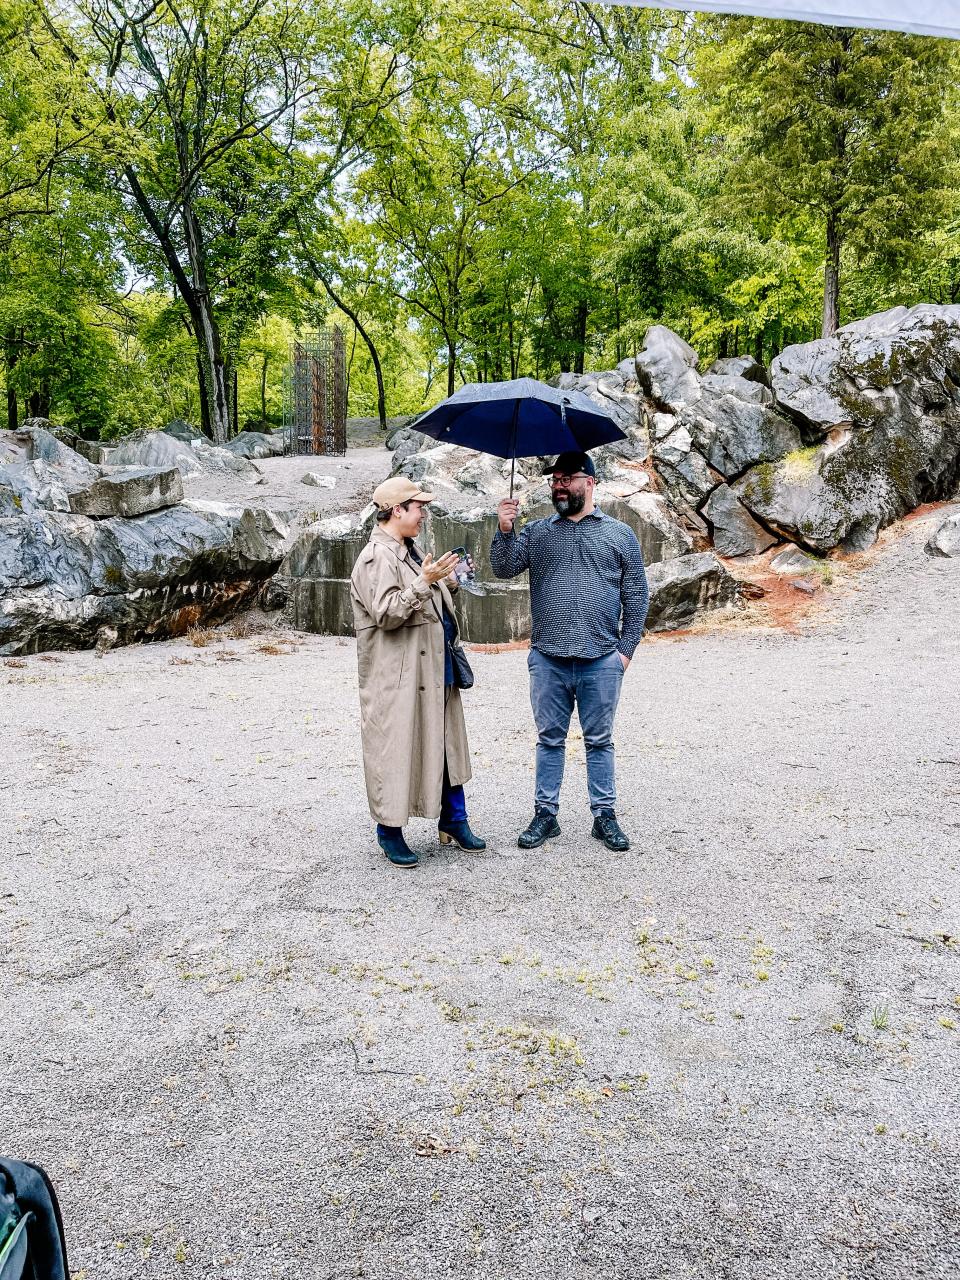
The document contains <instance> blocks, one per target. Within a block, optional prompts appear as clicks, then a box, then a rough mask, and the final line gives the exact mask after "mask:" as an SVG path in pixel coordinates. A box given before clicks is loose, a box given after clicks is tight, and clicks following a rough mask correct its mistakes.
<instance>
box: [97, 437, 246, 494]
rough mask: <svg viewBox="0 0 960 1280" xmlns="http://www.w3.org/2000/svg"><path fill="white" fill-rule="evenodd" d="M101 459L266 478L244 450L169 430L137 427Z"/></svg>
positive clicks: (185, 472)
mask: <svg viewBox="0 0 960 1280" xmlns="http://www.w3.org/2000/svg"><path fill="white" fill-rule="evenodd" d="M237 439H240V437H239V436H238V437H237ZM101 461H102V462H104V463H107V464H110V465H111V466H133V467H176V468H177V470H178V471H179V472H180V474H181V475H182V476H197V475H202V474H203V473H204V472H207V473H211V474H215V473H217V472H219V473H223V474H229V475H232V476H235V477H236V478H237V479H240V480H245V481H247V482H248V483H249V484H260V483H261V482H262V480H263V476H262V474H261V472H260V471H259V469H258V468H257V467H256V465H255V464H254V463H253V462H251V461H250V460H249V459H248V458H246V457H243V456H242V452H241V453H239V454H238V453H234V452H231V450H230V449H227V448H223V449H219V448H215V447H214V446H213V445H211V444H210V443H209V442H208V441H207V440H206V439H204V438H203V437H197V438H194V439H192V440H184V439H181V438H179V437H178V436H172V435H168V434H167V432H165V431H133V432H131V433H130V435H128V436H124V437H123V438H122V439H121V440H120V442H119V443H118V444H117V445H115V446H113V447H111V448H109V449H103V450H102V451H101Z"/></svg>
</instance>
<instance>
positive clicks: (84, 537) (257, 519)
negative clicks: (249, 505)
mask: <svg viewBox="0 0 960 1280" xmlns="http://www.w3.org/2000/svg"><path fill="white" fill-rule="evenodd" d="M286 533H287V530H286V527H285V526H284V525H283V524H282V523H281V522H280V521H279V520H278V519H277V517H275V516H274V515H273V514H272V513H271V512H269V511H252V510H247V509H245V508H240V507H227V506H223V505H221V504H218V503H204V502H186V503H180V504H179V505H177V506H174V507H168V508H166V509H165V510H163V511H156V512H153V513H151V514H149V515H143V516H137V517H136V518H135V519H132V520H126V519H122V518H119V517H114V518H109V519H106V520H94V519H91V518H90V517H89V516H81V515H74V514H72V513H65V512H60V511H44V512H36V513H34V514H33V515H27V516H15V517H12V518H7V519H0V653H2V654H20V653H38V652H41V651H42V650H44V649H76V648H89V647H91V646H93V645H94V644H96V642H97V635H98V632H99V631H100V629H101V628H103V627H109V628H113V630H114V631H115V632H116V639H118V640H119V641H120V643H127V642H129V641H132V640H139V639H153V638H158V637H162V636H167V635H178V634H181V633H182V632H184V631H186V630H187V628H188V627H190V626H193V625H196V624H197V623H201V622H209V621H212V620H216V619H219V618H222V617H228V616H229V615H230V614H231V613H233V612H235V611H236V610H237V609H239V608H243V607H245V606H246V605H247V604H249V603H252V602H253V600H254V599H255V598H256V596H257V594H258V592H259V591H260V589H261V588H262V586H263V584H264V581H265V580H266V579H267V578H268V577H269V576H270V575H271V574H272V573H273V572H274V570H275V569H276V568H277V566H278V564H279V562H280V559H281V556H282V554H283V541H284V538H285V536H286Z"/></svg>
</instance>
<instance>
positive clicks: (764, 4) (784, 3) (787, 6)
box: [604, 0, 960, 40]
mask: <svg viewBox="0 0 960 1280" xmlns="http://www.w3.org/2000/svg"><path fill="white" fill-rule="evenodd" d="M604 3H606V4H615V5H632V6H633V7H634V8H636V9H705V10H713V11H714V12H715V13H746V14H750V15H752V16H756V17H758V18H792V19H793V20H794V21H796V22H821V23H826V24H827V26H831V27H881V28H883V29H885V30H887V31H912V32H915V33H917V34H918V35H926V36H950V37H951V38H952V39H954V40H956V39H960V6H958V5H957V0H926V3H925V4H923V5H920V4H909V3H904V0H669V2H668V3H666V4H656V3H652V2H651V0H604Z"/></svg>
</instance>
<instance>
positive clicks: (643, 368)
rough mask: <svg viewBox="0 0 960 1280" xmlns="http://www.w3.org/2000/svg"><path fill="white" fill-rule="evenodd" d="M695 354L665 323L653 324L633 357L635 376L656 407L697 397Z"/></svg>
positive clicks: (698, 393)
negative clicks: (640, 347) (634, 358)
mask: <svg viewBox="0 0 960 1280" xmlns="http://www.w3.org/2000/svg"><path fill="white" fill-rule="evenodd" d="M697 360H698V357H697V353H696V351H694V349H693V347H691V346H690V344H689V343H688V342H684V340H683V339H682V338H681V337H680V336H679V335H678V334H676V333H674V332H673V330H672V329H668V328H667V327H666V326H665V325H662V324H655V325H652V326H651V327H650V328H649V329H648V330H647V333H646V337H645V338H644V343H643V350H642V351H641V352H640V353H639V354H638V355H637V357H636V362H635V363H636V370H637V378H638V381H639V383H640V387H641V389H642V391H643V392H644V394H645V395H646V396H647V397H648V398H649V399H650V400H651V401H652V402H653V404H654V405H655V406H656V407H657V408H658V409H666V410H670V409H676V408H679V407H680V406H681V405H685V404H693V403H694V402H695V401H697V400H699V399H700V395H701V387H700V379H699V378H698V377H697V374H696V368H697Z"/></svg>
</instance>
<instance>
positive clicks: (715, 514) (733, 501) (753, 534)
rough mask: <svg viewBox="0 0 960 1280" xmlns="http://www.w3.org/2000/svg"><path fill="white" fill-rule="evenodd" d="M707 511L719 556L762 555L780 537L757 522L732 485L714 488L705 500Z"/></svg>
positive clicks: (705, 509)
mask: <svg viewBox="0 0 960 1280" xmlns="http://www.w3.org/2000/svg"><path fill="white" fill-rule="evenodd" d="M703 514H704V515H705V516H706V517H707V519H708V520H709V521H710V525H711V527H712V529H713V546H714V550H715V551H716V553H717V555H719V556H758V555H761V554H762V553H763V552H764V551H766V550H767V549H768V548H769V547H772V546H773V545H774V543H775V542H776V541H777V539H776V538H775V537H774V535H773V534H772V533H770V532H769V531H768V530H766V529H764V528H763V526H762V525H759V524H757V522H756V520H754V518H753V517H752V516H751V515H750V512H749V511H748V510H747V509H746V507H745V506H744V505H743V503H742V502H740V501H738V499H737V497H736V494H734V492H733V491H732V490H731V489H730V488H729V486H728V485H725V484H721V485H718V486H717V488H716V489H714V491H713V493H711V495H710V497H709V498H708V499H707V501H706V503H705V504H704V508H703Z"/></svg>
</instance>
